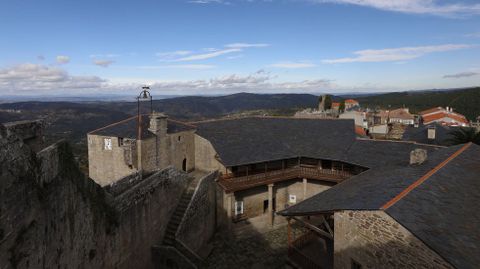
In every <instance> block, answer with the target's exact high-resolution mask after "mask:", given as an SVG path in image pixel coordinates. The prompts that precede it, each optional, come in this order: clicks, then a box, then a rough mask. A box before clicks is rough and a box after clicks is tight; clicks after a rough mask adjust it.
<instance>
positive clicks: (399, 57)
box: [322, 44, 474, 64]
mask: <svg viewBox="0 0 480 269" xmlns="http://www.w3.org/2000/svg"><path fill="white" fill-rule="evenodd" d="M471 47H474V46H473V45H466V44H446V45H437V46H421V47H403V48H392V49H379V50H375V49H369V50H359V51H355V52H354V53H353V54H355V55H356V56H355V57H349V58H339V59H329V60H323V61H322V62H323V63H329V64H334V63H353V62H392V61H395V62H397V61H405V60H411V59H415V58H418V57H421V56H424V55H426V54H430V53H434V52H445V51H452V50H460V49H467V48H471Z"/></svg>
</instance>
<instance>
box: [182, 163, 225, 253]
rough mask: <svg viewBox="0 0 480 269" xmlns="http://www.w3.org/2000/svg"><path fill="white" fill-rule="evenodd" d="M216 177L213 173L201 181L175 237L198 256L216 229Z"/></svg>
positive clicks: (215, 173)
mask: <svg viewBox="0 0 480 269" xmlns="http://www.w3.org/2000/svg"><path fill="white" fill-rule="evenodd" d="M216 177H217V172H212V173H210V174H208V175H206V176H205V177H203V178H202V179H200V181H199V183H198V185H197V187H196V189H195V193H194V194H193V197H192V200H191V201H190V204H189V205H188V207H187V210H186V211H185V215H184V216H183V219H182V221H181V223H180V225H179V227H178V230H177V233H176V236H175V237H176V239H177V241H179V242H181V243H182V244H183V245H184V246H186V247H188V248H189V249H190V250H192V251H194V252H195V253H196V254H197V255H198V253H199V252H200V249H201V248H202V247H204V246H205V245H207V243H208V241H209V240H210V239H211V238H212V236H213V235H214V233H215V229H216V204H215V200H216V199H215V193H216V183H215V178H216Z"/></svg>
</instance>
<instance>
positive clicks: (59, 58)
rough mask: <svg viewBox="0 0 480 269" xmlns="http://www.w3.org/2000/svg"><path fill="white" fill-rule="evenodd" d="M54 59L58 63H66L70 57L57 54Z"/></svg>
mask: <svg viewBox="0 0 480 269" xmlns="http://www.w3.org/2000/svg"><path fill="white" fill-rule="evenodd" d="M56 60H57V63H59V64H66V63H68V62H70V57H68V56H64V55H58V56H57V58H56Z"/></svg>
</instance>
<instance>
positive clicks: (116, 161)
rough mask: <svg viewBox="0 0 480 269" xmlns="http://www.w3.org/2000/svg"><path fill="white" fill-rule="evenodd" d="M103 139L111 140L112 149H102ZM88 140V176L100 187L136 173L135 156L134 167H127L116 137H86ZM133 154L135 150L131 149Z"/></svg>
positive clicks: (122, 150)
mask: <svg viewBox="0 0 480 269" xmlns="http://www.w3.org/2000/svg"><path fill="white" fill-rule="evenodd" d="M104 139H111V141H112V149H111V150H106V149H105V148H104ZM87 140H88V164H89V165H88V174H89V176H90V178H92V179H93V180H95V181H96V182H97V183H98V184H100V185H101V186H106V185H109V184H112V183H113V182H115V181H116V180H118V179H120V178H123V177H125V176H128V175H130V174H132V173H135V172H136V171H137V169H136V166H137V160H136V157H137V156H136V154H133V155H134V160H132V161H133V163H134V165H132V166H129V165H127V164H126V162H125V154H124V148H123V146H122V145H120V143H119V138H118V137H108V136H100V135H92V134H88V135H87ZM133 152H134V153H135V152H136V150H135V149H133Z"/></svg>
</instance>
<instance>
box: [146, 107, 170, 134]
mask: <svg viewBox="0 0 480 269" xmlns="http://www.w3.org/2000/svg"><path fill="white" fill-rule="evenodd" d="M167 119H168V117H167V115H165V114H163V113H160V112H155V111H154V112H152V114H151V115H150V126H149V127H148V130H149V131H150V132H152V133H155V134H157V135H158V134H160V133H163V134H166V133H167Z"/></svg>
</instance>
